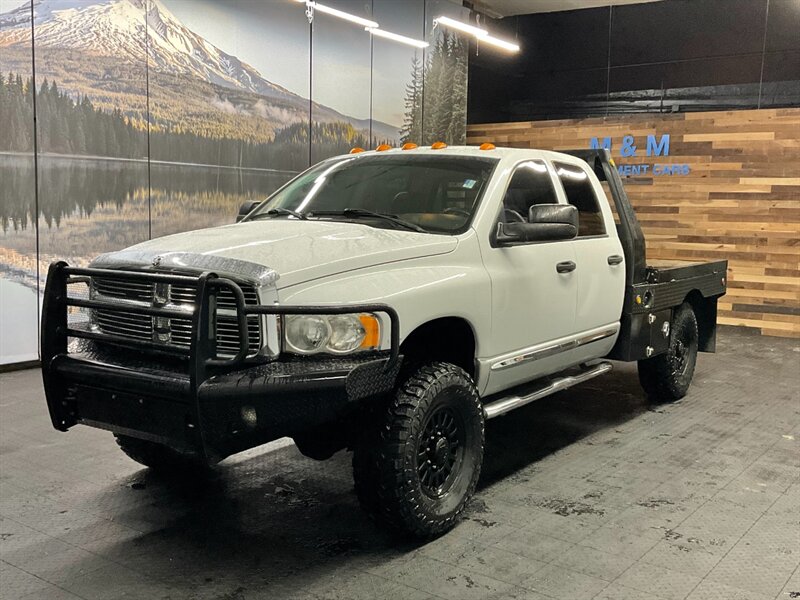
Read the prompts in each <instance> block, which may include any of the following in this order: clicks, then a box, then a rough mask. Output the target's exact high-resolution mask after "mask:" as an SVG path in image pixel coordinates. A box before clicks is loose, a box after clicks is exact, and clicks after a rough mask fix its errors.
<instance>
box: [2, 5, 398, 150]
mask: <svg viewBox="0 0 800 600" xmlns="http://www.w3.org/2000/svg"><path fill="white" fill-rule="evenodd" d="M33 13H34V15H33V18H34V27H35V31H36V47H37V48H64V49H70V50H80V51H82V52H85V53H86V54H87V55H89V56H92V55H94V56H103V57H113V58H115V59H119V60H123V61H130V62H131V63H134V64H136V63H138V64H141V62H142V61H143V59H144V57H145V53H147V54H148V56H149V64H150V68H151V69H153V70H155V71H157V72H159V73H164V74H168V75H180V76H186V77H191V78H193V79H199V80H201V81H206V82H208V83H211V84H215V85H219V86H223V87H225V88H229V89H233V90H241V91H246V92H251V93H254V94H257V95H258V96H261V97H264V98H265V99H266V100H267V102H269V100H274V101H277V102H278V103H279V104H280V105H281V106H283V107H287V106H290V107H293V108H294V109H296V110H297V111H301V112H305V111H306V110H307V109H308V99H307V98H303V97H302V96H300V95H298V94H295V93H293V92H290V91H289V90H287V89H286V88H283V87H281V86H279V85H277V84H275V83H272V82H271V81H269V80H267V79H266V78H264V77H263V76H262V75H261V73H259V72H258V70H257V69H256V68H254V67H252V66H251V65H249V64H247V63H246V62H244V61H242V60H240V59H239V58H237V57H236V56H233V55H231V54H228V53H227V52H225V51H223V50H221V49H220V48H218V47H216V46H215V45H214V44H212V43H210V42H208V41H207V40H206V39H204V38H203V37H202V36H201V35H198V34H197V33H195V32H193V31H192V30H190V29H189V28H188V27H186V26H185V25H183V23H181V21H180V20H179V19H178V18H177V17H176V16H175V15H173V14H172V13H171V12H170V11H169V9H168V8H167V7H166V6H164V4H163V3H162V2H161V1H160V0H34V2H33ZM30 20H31V9H30V4H29V3H27V2H25V3H24V4H22V5H21V6H20V7H18V8H16V9H14V10H11V11H9V12H6V13H2V14H0V48H3V47H15V46H18V47H24V46H27V45H29V44H30V42H31V23H30ZM314 115H315V118H316V119H318V120H321V121H346V122H349V123H351V124H353V125H354V126H355V127H357V128H359V129H366V128H368V127H369V122H368V121H365V120H359V119H354V118H352V117H346V116H345V115H342V114H341V113H339V112H337V111H335V110H333V109H331V108H328V107H325V106H322V105H319V104H316V103H315V106H314ZM373 128H374V130H375V133H376V135H378V136H379V137H396V135H397V128H396V127H393V126H391V125H387V124H385V123H378V122H373Z"/></svg>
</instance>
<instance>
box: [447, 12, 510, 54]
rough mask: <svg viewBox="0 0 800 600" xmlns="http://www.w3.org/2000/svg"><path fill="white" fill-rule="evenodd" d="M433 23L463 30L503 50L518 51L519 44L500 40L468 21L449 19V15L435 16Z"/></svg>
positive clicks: (480, 40)
mask: <svg viewBox="0 0 800 600" xmlns="http://www.w3.org/2000/svg"><path fill="white" fill-rule="evenodd" d="M433 23H434V25H442V26H444V27H448V28H450V29H457V30H458V31H463V32H464V33H469V34H470V35H474V36H475V38H476V39H477V40H478V41H479V42H485V43H487V44H490V45H492V46H497V47H498V48H502V49H503V50H508V51H509V52H519V46H518V45H517V44H514V43H513V42H507V41H506V40H501V39H500V38H496V37H494V36H492V35H489V32H488V31H486V30H485V29H481V28H480V27H475V26H474V25H470V24H469V23H464V22H462V21H457V20H455V19H451V18H450V17H445V16H441V17H436V18H435V19H434V20H433Z"/></svg>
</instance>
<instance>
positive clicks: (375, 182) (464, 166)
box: [247, 154, 497, 233]
mask: <svg viewBox="0 0 800 600" xmlns="http://www.w3.org/2000/svg"><path fill="white" fill-rule="evenodd" d="M496 164H497V160H496V159H492V158H478V157H471V156H452V155H449V156H448V155H445V156H431V155H429V154H426V155H417V156H409V155H398V154H388V155H381V156H360V157H356V156H350V157H344V158H342V157H340V158H336V159H332V160H328V161H324V162H322V163H320V164H318V165H316V166H314V167H312V168H311V169H309V170H308V171H306V172H305V173H302V174H301V175H299V176H298V177H296V178H295V179H294V180H292V181H290V182H289V183H288V184H287V185H286V186H284V187H283V188H281V189H280V190H278V191H277V192H276V193H275V194H274V195H273V196H272V197H271V198H269V199H268V200H267V201H266V202H265V203H264V204H262V205H261V206H260V207H259V208H258V209H257V210H256V211H255V212H254V213H253V214H251V215H250V216H249V218H248V219H247V220H253V219H261V218H278V217H283V218H298V217H299V216H304V217H310V218H317V219H345V220H358V221H363V222H364V223H366V224H369V225H373V226H376V227H390V228H406V229H413V230H415V231H420V230H424V231H426V232H437V233H457V232H459V231H463V230H464V229H465V228H466V227H467V225H469V222H470V221H471V219H472V215H473V214H474V212H475V209H476V208H477V206H478V201H479V200H480V197H481V194H482V192H483V190H484V188H485V187H486V184H487V182H488V181H489V177H490V176H491V173H492V170H493V169H494V167H495V165H496ZM290 211H291V212H290ZM292 213H298V214H294V215H293V214H292ZM389 217H393V218H389Z"/></svg>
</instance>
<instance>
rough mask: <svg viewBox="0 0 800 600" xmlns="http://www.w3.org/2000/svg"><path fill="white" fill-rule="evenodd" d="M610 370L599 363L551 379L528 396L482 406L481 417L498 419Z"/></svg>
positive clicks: (501, 400) (509, 398) (509, 397)
mask: <svg viewBox="0 0 800 600" xmlns="http://www.w3.org/2000/svg"><path fill="white" fill-rule="evenodd" d="M610 370H611V363H609V362H601V363H599V364H596V365H592V366H591V367H587V368H586V369H585V370H584V371H583V372H581V373H578V374H576V375H566V376H562V377H556V378H555V379H551V380H550V382H549V383H548V384H547V385H546V386H544V387H542V388H539V389H537V390H535V391H533V392H531V393H530V394H526V395H524V396H506V397H505V398H500V399H499V400H495V401H493V402H490V403H488V404H486V405H484V407H483V416H484V417H485V418H487V419H492V418H494V417H499V416H500V415H504V414H506V413H507V412H509V411H511V410H514V409H515V408H519V407H520V406H525V405H526V404H528V403H530V402H533V401H534V400H538V399H539V398H544V397H545V396H549V395H551V394H555V393H556V392H560V391H561V390H565V389H567V388H570V387H572V386H573V385H577V384H579V383H583V382H584V381H588V380H589V379H593V378H595V377H597V376H598V375H602V374H603V373H608V372H609V371H610Z"/></svg>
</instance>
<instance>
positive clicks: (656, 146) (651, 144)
mask: <svg viewBox="0 0 800 600" xmlns="http://www.w3.org/2000/svg"><path fill="white" fill-rule="evenodd" d="M669 143H670V134H668V133H664V134H662V135H660V136H659V135H658V134H648V136H647V139H646V146H645V148H646V150H645V153H646V154H647V156H669V152H670V145H669ZM612 146H613V142H612V140H611V137H610V136H606V137H604V138H602V141H601V140H600V138H598V137H592V138H589V148H591V149H592V150H599V149H601V148H604V149H605V150H608V151H609V153H611V151H612ZM637 149H638V146H637V144H636V138H635V137H634V136H633V135H631V134H627V135H623V136H622V144H621V146H620V149H619V154H618V155H619V156H621V157H623V158H630V157H636V156H637V154H636V151H637ZM617 171H618V172H619V174H620V175H621V176H623V177H631V176H636V175H648V174H650V175H653V176H658V175H688V174H689V172H690V168H689V165H688V164H664V165H643V164H632V165H618V166H617Z"/></svg>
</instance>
